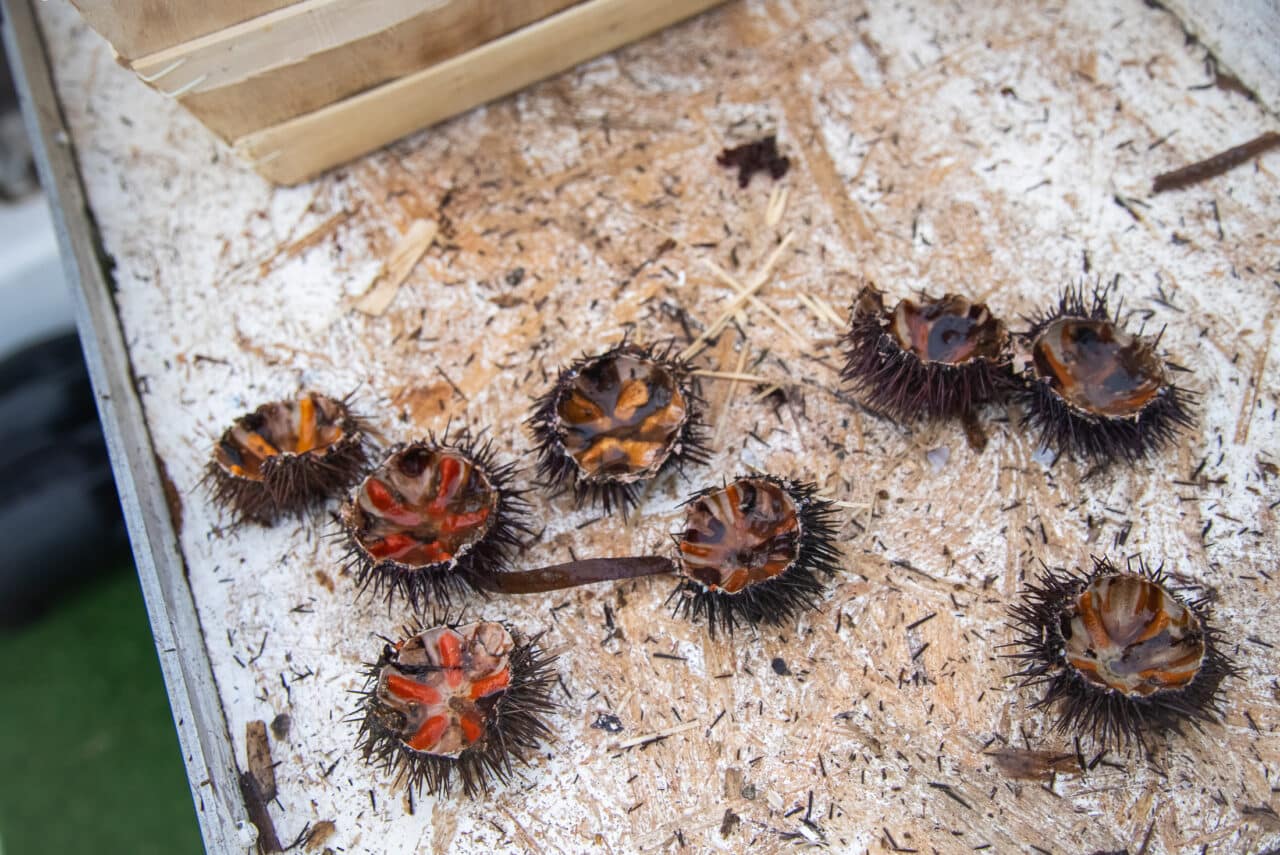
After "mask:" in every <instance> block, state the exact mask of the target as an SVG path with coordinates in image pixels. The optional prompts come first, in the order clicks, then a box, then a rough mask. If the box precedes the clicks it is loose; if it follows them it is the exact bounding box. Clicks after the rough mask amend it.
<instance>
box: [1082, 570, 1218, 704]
mask: <svg viewBox="0 0 1280 855" xmlns="http://www.w3.org/2000/svg"><path fill="white" fill-rule="evenodd" d="M1062 634H1063V639H1064V642H1065V647H1066V651H1065V653H1066V657H1067V661H1068V662H1069V663H1070V664H1071V666H1072V667H1073V668H1075V669H1076V670H1077V671H1078V672H1079V673H1080V674H1081V675H1082V676H1083V677H1084V678H1085V679H1086V680H1088V681H1090V682H1092V683H1096V684H1098V685H1100V686H1104V687H1106V688H1108V689H1113V690H1115V691H1117V692H1121V693H1123V694H1125V695H1129V696H1135V695H1137V696H1146V695H1150V694H1152V693H1154V692H1158V691H1160V690H1161V689H1177V688H1181V687H1183V686H1185V685H1187V684H1188V683H1190V682H1191V681H1192V680H1193V679H1195V676H1196V674H1197V673H1198V672H1199V670H1200V666H1201V664H1202V663H1203V661H1204V653H1205V645H1204V635H1203V632H1202V630H1201V627H1200V621H1199V619H1198V618H1197V617H1196V615H1195V613H1194V612H1192V611H1191V610H1190V609H1189V608H1187V607H1186V606H1184V605H1183V604H1182V603H1180V602H1178V601H1177V600H1176V599H1174V597H1173V596H1172V595H1171V594H1170V593H1169V592H1168V591H1166V590H1165V589H1164V588H1163V587H1161V586H1160V585H1159V584H1157V583H1156V582H1153V581H1151V580H1150V579H1147V578H1145V577H1142V576H1135V575H1127V574H1122V575H1114V576H1102V577H1099V578H1097V579H1094V580H1093V581H1092V582H1090V583H1089V585H1088V586H1086V587H1085V589H1084V590H1083V591H1082V592H1081V593H1080V596H1079V597H1078V598H1077V599H1076V602H1075V603H1074V604H1073V605H1072V607H1071V608H1069V609H1068V610H1067V611H1066V612H1064V614H1063V616H1062Z"/></svg>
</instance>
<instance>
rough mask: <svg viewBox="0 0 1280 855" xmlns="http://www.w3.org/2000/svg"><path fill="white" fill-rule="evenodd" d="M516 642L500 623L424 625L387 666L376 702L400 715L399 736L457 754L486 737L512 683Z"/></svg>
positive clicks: (430, 750)
mask: <svg viewBox="0 0 1280 855" xmlns="http://www.w3.org/2000/svg"><path fill="white" fill-rule="evenodd" d="M514 646H515V642H514V640H513V639H512V637H511V634H510V633H509V632H507V630H506V628H505V627H503V626H502V624H499V623H490V622H483V623H473V624H468V625H465V626H459V627H453V628H451V627H447V626H440V627H434V628H432V629H428V630H424V631H423V632H421V633H419V634H418V635H416V636H413V637H412V638H410V639H408V640H407V641H405V642H404V643H402V644H401V645H400V647H399V648H398V649H397V650H396V655H395V659H394V660H393V661H392V662H389V663H388V664H386V665H384V666H383V668H382V672H381V674H380V675H379V679H378V685H377V688H376V689H375V703H377V704H378V705H379V706H380V707H381V708H383V710H392V711H394V712H395V713H398V714H399V715H398V716H385V715H384V716H381V718H382V720H384V721H396V722H397V723H398V724H397V727H398V728H399V732H398V734H397V735H398V736H399V738H400V740H401V741H402V742H403V743H404V744H405V745H406V746H408V747H409V748H412V749H413V750H414V751H421V752H424V753H426V754H436V755H440V756H445V757H456V756H458V755H459V754H460V753H462V752H463V751H465V750H466V749H467V748H468V747H470V746H471V745H473V744H474V743H475V742H477V741H478V740H480V739H481V738H483V736H484V733H485V729H486V727H487V724H488V721H489V717H490V716H491V715H492V710H493V704H492V702H491V701H490V700H489V699H491V698H493V697H494V696H495V695H498V694H500V693H502V692H504V691H506V689H507V688H508V686H510V684H511V667H510V655H511V650H512V648H513V647H514Z"/></svg>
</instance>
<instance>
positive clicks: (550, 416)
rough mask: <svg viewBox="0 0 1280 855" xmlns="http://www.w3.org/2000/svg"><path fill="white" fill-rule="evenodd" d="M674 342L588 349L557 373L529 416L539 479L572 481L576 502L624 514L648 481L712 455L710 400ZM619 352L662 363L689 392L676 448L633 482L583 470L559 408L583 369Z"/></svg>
mask: <svg viewBox="0 0 1280 855" xmlns="http://www.w3.org/2000/svg"><path fill="white" fill-rule="evenodd" d="M675 349H676V346H675V344H674V343H668V344H665V345H650V346H640V345H636V344H631V343H629V342H623V343H622V344H620V345H618V346H617V347H615V348H612V349H610V350H607V351H605V352H603V353H598V354H594V355H587V356H582V357H579V358H578V359H576V360H574V361H573V363H572V364H570V365H569V366H568V367H567V368H565V369H563V370H562V371H561V372H560V374H559V376H558V377H557V378H556V381H555V383H554V385H553V386H552V387H551V390H550V391H548V392H547V393H546V394H544V395H543V396H542V397H540V398H538V399H537V400H536V401H535V402H534V407H533V413H532V414H531V415H530V416H529V419H528V421H527V422H526V423H527V424H528V425H529V428H530V430H531V431H532V433H533V439H534V443H535V445H536V446H537V454H538V480H539V481H540V482H541V483H542V484H543V485H544V486H546V487H551V488H555V487H570V488H571V489H572V490H573V497H574V502H575V503H576V504H577V505H579V506H582V505H584V504H590V505H591V506H593V507H599V508H600V509H601V510H603V511H604V513H606V514H608V513H612V512H613V510H614V509H615V508H616V509H619V510H621V511H622V513H623V514H624V515H625V514H626V513H627V511H629V510H630V509H631V508H634V507H635V506H636V503H637V502H639V500H640V492H641V490H642V489H643V487H644V485H645V483H647V482H648V481H649V480H653V478H657V477H658V476H659V475H661V474H662V473H663V472H667V471H669V470H671V469H673V468H674V469H683V467H684V465H685V464H687V463H694V464H703V463H706V462H707V460H708V449H707V428H706V425H705V423H704V422H703V415H702V411H703V407H704V406H705V402H704V401H703V399H702V396H701V395H700V394H699V391H698V388H697V386H696V384H695V383H694V382H693V373H692V372H693V365H692V364H691V363H689V362H686V361H682V360H680V359H679V358H678V355H677V354H676V352H675ZM618 356H631V357H634V358H637V359H642V360H646V361H650V362H657V363H661V364H662V365H663V366H665V367H666V369H667V370H668V371H669V372H671V375H672V377H674V378H675V380H676V383H677V384H678V386H679V388H680V392H681V394H683V395H684V399H685V402H686V406H687V407H688V415H687V417H686V418H685V422H684V426H683V427H682V428H681V430H680V435H679V436H678V437H677V438H676V441H675V446H674V449H673V451H672V452H671V454H670V455H669V456H668V457H667V459H666V460H665V461H664V462H663V464H662V466H661V467H660V468H659V469H658V471H657V472H656V473H654V475H653V477H652V478H650V479H647V480H646V481H633V482H630V483H625V482H620V481H616V480H610V479H603V480H597V479H591V478H586V477H584V476H583V475H582V472H581V470H580V469H579V468H578V465H577V463H576V462H575V461H574V460H573V458H572V457H571V456H570V455H569V454H568V453H567V452H566V451H565V448H564V443H563V435H562V433H561V430H560V427H559V423H560V417H559V413H558V412H557V409H558V407H559V405H560V399H561V397H562V396H563V395H564V394H565V393H566V391H567V390H568V388H569V385H570V383H572V381H573V379H574V378H575V377H577V375H578V374H579V372H581V371H582V370H583V369H584V368H586V367H588V366H590V365H592V364H593V363H596V362H600V361H604V360H607V359H612V358H614V357H618Z"/></svg>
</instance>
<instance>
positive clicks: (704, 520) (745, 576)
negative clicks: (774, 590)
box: [679, 478, 800, 594]
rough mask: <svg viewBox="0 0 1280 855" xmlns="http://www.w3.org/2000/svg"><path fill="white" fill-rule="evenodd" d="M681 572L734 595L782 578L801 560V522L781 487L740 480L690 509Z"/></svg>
mask: <svg viewBox="0 0 1280 855" xmlns="http://www.w3.org/2000/svg"><path fill="white" fill-rule="evenodd" d="M679 546H680V572H681V573H683V574H684V575H685V576H688V577H689V578H690V579H693V580H694V581H696V582H699V583H701V584H702V585H703V586H705V587H706V588H708V589H709V590H713V591H723V592H724V593H726V594H736V593H738V592H740V591H742V590H743V589H745V588H747V587H748V586H750V585H755V584H758V583H760V582H764V581H767V580H769V579H772V578H774V577H775V576H779V575H781V574H782V573H783V572H785V571H786V569H787V568H788V567H790V566H791V564H792V562H794V561H795V560H796V558H797V557H798V556H799V550H800V518H799V514H798V512H797V508H796V505H795V502H794V501H793V500H792V498H791V496H790V495H789V494H788V493H787V491H786V490H784V489H783V488H782V487H781V486H779V485H778V484H775V483H773V482H772V481H769V480H767V479H764V478H741V479H739V480H737V481H734V482H733V483H731V484H729V485H728V486H727V487H725V488H723V489H721V490H716V491H714V492H711V493H708V494H706V495H704V496H702V497H700V498H699V499H698V500H697V501H695V502H694V503H693V504H692V505H691V506H690V507H689V514H688V518H687V521H686V524H685V532H684V534H683V535H681V537H680V542H679Z"/></svg>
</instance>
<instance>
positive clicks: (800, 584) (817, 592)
mask: <svg viewBox="0 0 1280 855" xmlns="http://www.w3.org/2000/svg"><path fill="white" fill-rule="evenodd" d="M749 477H751V478H759V479H761V480H766V481H770V482H772V483H774V484H776V485H777V486H779V487H781V488H782V489H783V490H784V491H786V493H787V494H788V495H789V496H790V497H791V500H792V501H793V502H795V505H796V514H797V517H798V518H799V521H800V548H799V551H798V554H797V555H796V559H795V561H794V562H792V564H791V565H790V566H789V567H788V568H787V569H786V570H785V571H784V572H783V573H782V574H780V575H778V576H776V577H774V578H772V579H769V580H767V581H764V582H761V583H759V584H756V585H752V586H750V587H748V588H745V589H743V590H742V591H739V592H738V593H736V594H728V593H725V592H723V591H712V590H709V589H707V588H706V587H704V586H703V585H701V584H699V583H698V582H695V581H694V580H692V579H687V578H685V579H682V580H681V582H680V584H679V585H678V586H677V587H676V589H675V590H674V591H672V592H671V595H670V596H669V597H667V602H668V603H670V602H672V601H673V600H674V601H675V604H674V606H673V609H672V613H673V614H676V615H679V616H680V617H684V618H688V619H691V620H694V621H697V620H700V619H702V618H703V617H705V618H706V619H707V626H708V628H709V629H710V631H711V634H712V636H715V634H716V632H717V630H720V631H723V632H725V633H728V634H732V633H733V631H734V629H735V627H737V626H738V624H742V623H745V624H747V625H750V626H756V625H759V624H765V625H768V626H776V625H779V624H783V623H787V622H789V621H791V620H793V619H794V618H796V617H798V616H799V615H800V613H801V612H803V611H807V610H809V609H813V608H816V607H817V605H818V601H819V599H820V598H821V597H822V593H823V591H824V590H825V589H826V584H825V582H826V580H827V579H830V578H831V577H832V576H834V575H835V573H836V570H838V569H839V562H840V551H839V549H838V548H837V547H836V523H835V517H836V508H835V506H834V505H833V504H832V503H831V502H830V501H828V500H826V499H823V498H820V497H819V496H818V495H817V493H818V488H817V486H816V485H814V484H807V483H801V482H796V481H787V480H784V479H782V478H776V477H774V476H772V475H752V476H749ZM719 489H721V488H719V487H712V488H708V489H706V490H702V491H699V492H698V493H696V494H695V495H693V496H691V497H690V498H689V499H688V500H687V501H686V502H685V505H690V504H692V503H694V502H696V501H698V500H699V499H701V498H702V497H703V496H706V495H708V494H710V493H713V492H715V491H716V490H719Z"/></svg>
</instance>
